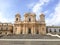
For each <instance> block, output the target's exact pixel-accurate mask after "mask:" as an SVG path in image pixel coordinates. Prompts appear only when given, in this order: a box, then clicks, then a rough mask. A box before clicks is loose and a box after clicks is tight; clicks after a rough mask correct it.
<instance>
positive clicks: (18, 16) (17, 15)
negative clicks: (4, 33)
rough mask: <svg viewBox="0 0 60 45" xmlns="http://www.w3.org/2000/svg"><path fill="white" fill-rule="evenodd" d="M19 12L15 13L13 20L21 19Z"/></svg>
mask: <svg viewBox="0 0 60 45" xmlns="http://www.w3.org/2000/svg"><path fill="white" fill-rule="evenodd" d="M20 18H21V17H20V14H19V13H17V14H16V15H15V22H20V21H21V20H20Z"/></svg>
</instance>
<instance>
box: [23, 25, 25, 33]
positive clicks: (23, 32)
mask: <svg viewBox="0 0 60 45" xmlns="http://www.w3.org/2000/svg"><path fill="white" fill-rule="evenodd" d="M23 34H25V25H24V26H23Z"/></svg>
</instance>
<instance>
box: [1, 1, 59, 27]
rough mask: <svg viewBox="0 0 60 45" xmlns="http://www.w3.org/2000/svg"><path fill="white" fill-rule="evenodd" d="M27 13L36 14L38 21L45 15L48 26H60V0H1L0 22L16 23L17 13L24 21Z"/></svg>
mask: <svg viewBox="0 0 60 45" xmlns="http://www.w3.org/2000/svg"><path fill="white" fill-rule="evenodd" d="M26 12H32V13H35V14H36V19H37V20H39V19H40V17H39V15H40V14H41V13H43V14H44V15H45V21H46V25H59V26H60V0H0V22H11V23H14V21H15V15H16V14H17V13H19V14H20V15H21V19H23V18H24V13H26Z"/></svg>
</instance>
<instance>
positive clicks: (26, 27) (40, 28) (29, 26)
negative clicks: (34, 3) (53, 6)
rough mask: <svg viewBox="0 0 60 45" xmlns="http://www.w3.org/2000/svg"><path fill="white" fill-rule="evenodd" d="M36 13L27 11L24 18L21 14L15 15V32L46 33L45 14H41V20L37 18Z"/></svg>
mask: <svg viewBox="0 0 60 45" xmlns="http://www.w3.org/2000/svg"><path fill="white" fill-rule="evenodd" d="M36 16H37V15H36V14H35V13H25V14H24V20H23V21H21V15H20V14H16V15H15V23H14V26H13V27H14V29H13V34H46V24H45V15H44V14H41V15H40V16H39V17H40V20H39V21H37V20H36Z"/></svg>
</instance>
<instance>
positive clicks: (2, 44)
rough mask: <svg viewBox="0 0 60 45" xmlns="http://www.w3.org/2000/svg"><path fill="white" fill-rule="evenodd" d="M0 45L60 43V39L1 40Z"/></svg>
mask: <svg viewBox="0 0 60 45" xmlns="http://www.w3.org/2000/svg"><path fill="white" fill-rule="evenodd" d="M0 45H60V41H0Z"/></svg>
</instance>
